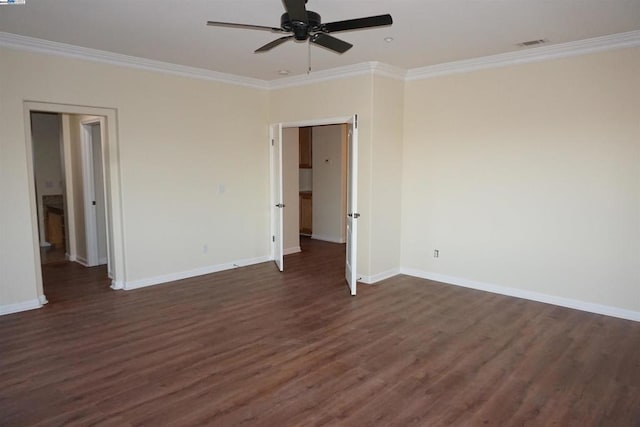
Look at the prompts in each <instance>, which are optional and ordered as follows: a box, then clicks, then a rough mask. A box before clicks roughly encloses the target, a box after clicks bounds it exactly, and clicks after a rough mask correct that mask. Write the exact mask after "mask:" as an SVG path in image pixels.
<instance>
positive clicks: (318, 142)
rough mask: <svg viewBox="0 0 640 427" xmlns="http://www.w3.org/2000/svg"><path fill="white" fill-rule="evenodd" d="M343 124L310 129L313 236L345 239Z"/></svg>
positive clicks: (342, 240) (344, 126)
mask: <svg viewBox="0 0 640 427" xmlns="http://www.w3.org/2000/svg"><path fill="white" fill-rule="evenodd" d="M346 127H347V125H345V124H342V125H330V126H314V127H313V128H312V133H313V137H312V145H313V148H312V150H313V157H312V160H313V169H312V171H313V216H312V218H313V227H312V229H313V234H312V237H313V238H314V239H319V240H326V241H329V242H336V243H344V242H345V217H346V214H347V208H346V205H345V201H346V198H345V196H346V190H347V189H346V175H347V170H346V163H345V154H346V143H347V141H346V133H345V132H346Z"/></svg>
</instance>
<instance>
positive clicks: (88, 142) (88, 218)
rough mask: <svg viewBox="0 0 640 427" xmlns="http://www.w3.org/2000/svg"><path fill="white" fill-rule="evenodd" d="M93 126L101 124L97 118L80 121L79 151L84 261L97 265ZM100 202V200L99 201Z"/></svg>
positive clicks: (90, 264)
mask: <svg viewBox="0 0 640 427" xmlns="http://www.w3.org/2000/svg"><path fill="white" fill-rule="evenodd" d="M93 126H102V124H101V121H100V119H99V118H97V117H96V118H91V119H87V120H82V121H81V122H80V153H81V156H80V157H81V170H82V196H83V202H84V206H83V209H82V211H83V213H84V235H85V247H86V249H87V252H86V256H87V259H86V262H87V265H89V266H96V265H98V228H97V227H98V226H97V215H96V206H95V204H92V203H91V201H95V199H96V195H95V182H94V176H95V170H94V167H93V164H94V157H93V156H94V153H93V134H92V127H93ZM101 202H102V201H101Z"/></svg>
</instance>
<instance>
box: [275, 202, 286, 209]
mask: <svg viewBox="0 0 640 427" xmlns="http://www.w3.org/2000/svg"><path fill="white" fill-rule="evenodd" d="M284 206H285V205H284V204H283V203H278V204H277V205H276V208H284Z"/></svg>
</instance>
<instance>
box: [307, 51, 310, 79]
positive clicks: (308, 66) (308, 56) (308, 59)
mask: <svg viewBox="0 0 640 427" xmlns="http://www.w3.org/2000/svg"><path fill="white" fill-rule="evenodd" d="M307 46H308V48H309V54H308V55H307V75H308V74H311V43H307Z"/></svg>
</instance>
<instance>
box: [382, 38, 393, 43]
mask: <svg viewBox="0 0 640 427" xmlns="http://www.w3.org/2000/svg"><path fill="white" fill-rule="evenodd" d="M384 41H386V42H387V43H391V42H392V41H393V37H385V38H384Z"/></svg>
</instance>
